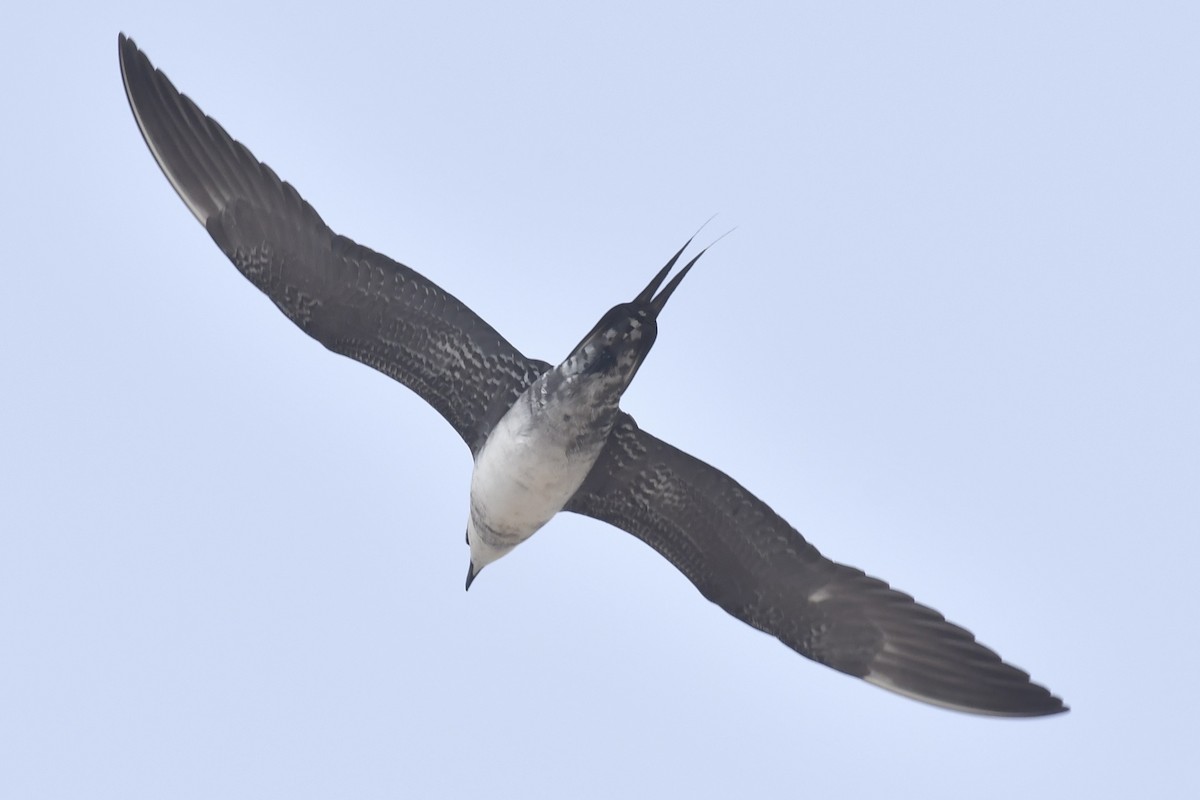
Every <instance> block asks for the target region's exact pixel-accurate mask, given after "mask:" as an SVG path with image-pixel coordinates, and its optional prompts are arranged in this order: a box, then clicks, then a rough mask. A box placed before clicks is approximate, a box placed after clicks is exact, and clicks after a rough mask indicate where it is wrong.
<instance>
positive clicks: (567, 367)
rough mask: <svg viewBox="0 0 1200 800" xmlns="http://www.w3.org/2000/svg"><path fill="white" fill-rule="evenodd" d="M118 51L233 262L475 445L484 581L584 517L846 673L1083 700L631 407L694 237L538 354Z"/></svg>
mask: <svg viewBox="0 0 1200 800" xmlns="http://www.w3.org/2000/svg"><path fill="white" fill-rule="evenodd" d="M118 51H119V55H120V62H121V74H122V77H123V79H124V82H125V92H126V94H127V96H128V98H129V106H130V108H131V109H132V110H133V116H134V118H135V119H136V120H137V125H138V128H139V129H141V132H142V136H143V137H144V138H145V140H146V144H147V145H148V146H149V148H150V152H151V154H153V156H154V158H155V160H156V161H158V166H159V167H161V168H162V171H163V173H164V174H165V175H166V176H167V180H168V181H170V182H171V185H172V186H173V187H175V191H176V192H178V193H179V196H180V197H181V198H183V202H184V203H185V204H186V205H187V207H188V209H189V210H190V211H191V212H192V214H194V215H195V217H196V219H198V220H200V224H201V225H203V226H204V227H205V229H206V230H207V231H208V233H209V235H210V236H212V238H213V241H215V242H216V243H217V246H218V247H220V248H221V251H222V252H223V253H225V255H226V256H228V257H229V260H230V261H232V262H233V264H234V266H236V267H237V268H238V270H239V271H241V273H242V274H243V275H245V276H246V277H247V278H248V279H249V280H250V282H251V283H253V284H254V285H255V286H257V287H258V288H259V289H260V290H261V291H262V292H263V293H264V294H266V295H267V296H268V297H269V298H271V300H272V301H274V303H275V305H276V306H278V307H279V310H280V311H282V312H283V313H284V314H285V315H286V316H287V318H288V319H290V320H291V321H292V322H294V323H295V324H296V325H298V326H299V327H300V329H301V330H303V331H304V332H305V333H307V334H308V335H309V336H311V337H313V338H314V339H316V340H317V341H318V342H320V343H321V344H323V345H325V347H327V348H329V349H330V350H332V351H333V352H335V353H341V354H342V355H345V356H349V357H350V358H353V359H356V360H358V361H361V362H362V363H364V364H366V365H368V366H371V367H374V368H375V369H377V370H379V371H380V372H383V373H384V374H385V375H388V376H390V377H392V378H394V379H395V380H397V381H399V382H400V383H402V384H404V385H405V386H407V387H408V388H410V389H412V390H413V391H414V392H416V393H417V394H418V395H420V396H421V397H422V398H424V399H425V401H426V402H428V403H429V404H430V405H432V406H433V407H434V408H435V409H437V411H438V413H440V414H441V415H442V416H443V417H445V418H446V421H447V422H449V423H450V425H451V426H453V427H454V430H456V431H458V434H459V435H460V436H461V437H462V438H463V440H464V441H465V442H466V443H467V446H468V447H469V448H471V454H472V455H473V456H474V459H475V466H474V471H473V473H472V475H471V491H470V513H469V515H468V517H467V526H466V527H467V543H468V544H469V545H470V550H471V560H470V566H469V568H468V571H467V587H468V588H469V587H470V585H471V581H472V580H474V579H475V577H476V576H477V575H478V574H479V572H480V570H482V569H483V568H484V567H486V566H487V565H488V564H490V563H492V562H493V561H495V560H496V559H498V558H500V557H501V556H503V555H505V554H507V553H508V552H510V551H511V550H512V549H513V548H514V547H516V546H517V545H518V544H520V543H521V542H523V541H525V540H526V539H528V538H529V537H530V536H532V535H533V533H534V532H535V531H537V530H538V529H539V528H541V527H542V526H543V525H545V524H546V523H547V522H549V521H550V519H551V518H552V517H553V516H554V515H555V514H557V513H558V512H559V511H563V510H566V511H573V512H575V513H577V514H585V515H587V516H589V517H594V518H595V519H599V520H603V521H604V522H607V523H610V524H612V525H615V526H616V527H618V528H621V529H622V530H625V531H628V532H629V533H632V534H633V535H634V536H636V537H638V538H639V539H641V540H642V541H643V542H645V543H646V544H648V545H650V546H651V547H653V548H654V549H655V550H657V551H658V552H659V553H660V554H661V555H662V556H663V557H665V558H666V559H667V560H668V561H670V562H671V563H672V564H674V565H675V567H676V568H678V569H679V570H680V571H681V572H682V573H683V574H684V575H686V576H687V578H688V580H690V581H691V582H692V583H693V584H695V585H696V588H697V589H699V590H700V593H701V594H702V595H704V596H705V597H706V598H708V599H709V600H711V601H712V602H714V603H716V604H717V605H718V606H720V607H721V608H723V609H725V610H726V611H727V612H729V613H730V614H732V615H733V616H734V617H737V618H738V619H740V620H742V621H743V622H746V623H748V624H750V625H753V626H754V627H755V628H758V629H759V630H761V631H765V632H766V633H769V634H771V635H772V636H775V637H777V638H778V639H779V640H780V641H781V642H783V643H784V644H786V645H787V646H788V647H790V648H792V649H793V650H795V651H797V652H798V653H800V654H801V655H803V656H806V657H808V658H810V659H812V660H813V661H817V662H820V663H821V664H824V665H826V666H828V667H832V668H833V669H836V670H838V671H840V672H844V673H846V674H848V675H854V676H856V677H859V678H862V679H863V680H865V681H867V682H869V683H873V684H875V685H876V686H880V687H882V688H884V689H889V690H891V691H893V692H897V693H899V694H902V695H905V696H907V697H911V698H914V699H916V700H921V701H924V702H926V703H932V704H934V705H939V706H944V707H947V708H952V709H957V710H959V711H967V712H973V713H977V714H992V715H998V716H1016V717H1019V716H1039V715H1044V714H1054V713H1057V712H1061V711H1065V710H1066V706H1064V705H1063V703H1062V701H1061V700H1060V699H1059V698H1057V697H1055V696H1054V695H1052V694H1051V693H1050V692H1049V691H1047V690H1046V688H1045V687H1042V686H1039V685H1038V684H1036V683H1033V682H1032V681H1031V680H1030V679H1029V675H1028V674H1026V673H1025V672H1023V671H1021V670H1020V669H1017V668H1016V667H1013V666H1011V665H1009V664H1006V663H1004V662H1003V661H1002V660H1001V659H1000V657H999V656H998V655H997V654H996V653H995V652H993V651H992V650H990V649H988V648H987V647H984V646H983V645H981V644H979V643H978V642H976V641H975V637H974V636H973V635H972V634H971V633H970V632H968V631H967V630H965V629H963V628H960V627H959V626H957V625H954V624H951V623H950V622H947V621H946V619H945V618H944V617H943V616H942V615H941V614H939V613H938V612H937V611H934V610H933V609H931V608H928V607H926V606H923V605H920V604H918V603H916V602H915V601H914V600H913V598H911V597H909V596H908V595H907V594H904V593H902V592H898V591H896V590H894V589H892V588H890V587H889V586H888V585H887V584H886V583H884V582H883V581H881V580H878V579H876V578H872V577H869V576H867V575H865V574H864V573H863V572H862V571H861V570H858V569H855V568H853V567H848V566H845V565H844V564H838V563H836V562H834V561H830V560H829V559H827V558H825V557H824V556H822V555H821V554H820V553H819V552H817V549H816V548H815V547H813V546H812V545H811V544H809V543H808V541H806V540H805V539H804V537H803V536H801V535H800V534H799V533H798V532H797V531H796V530H795V529H794V528H793V527H792V526H791V525H789V524H788V523H787V522H786V521H785V520H783V519H782V518H781V517H779V515H777V514H776V513H775V512H774V511H772V510H771V509H770V507H768V506H767V504H766V503H764V502H763V501H761V500H759V499H758V498H757V497H755V496H754V495H752V494H751V493H750V492H749V491H747V490H746V489H745V488H743V487H742V486H741V485H740V484H738V483H737V482H736V481H734V480H733V479H732V478H730V477H729V476H727V475H725V474H724V473H723V472H721V471H720V470H718V469H716V468H715V467H711V466H709V465H708V464H706V463H704V462H703V461H700V460H698V459H696V458H693V457H692V456H689V455H688V454H687V453H684V452H683V451H681V450H678V449H676V448H675V447H672V446H671V445H669V444H667V443H666V442H664V441H662V440H660V439H657V438H655V437H654V436H652V435H650V434H649V433H646V432H645V431H644V430H642V429H641V428H639V427H638V425H637V423H635V422H634V421H633V418H632V417H630V416H629V415H628V414H626V413H625V412H623V411H622V410H621V408H620V399H621V394H622V393H623V392H624V391H625V389H626V387H628V386H629V383H630V381H632V380H633V377H634V375H636V374H637V371H638V368H639V367H640V366H641V364H642V361H643V360H644V359H645V358H646V354H647V353H649V352H650V348H651V346H653V344H654V339H655V336H656V335H657V331H658V327H657V319H658V315H659V314H660V313H661V312H662V310H663V307H664V306H665V305H666V303H667V300H668V299H669V298H670V297H671V293H672V292H674V291H675V289H676V288H677V287H678V286H679V283H680V281H681V280H683V277H684V276H685V275H686V274H687V272H688V270H689V269H690V268H691V267H692V265H693V264H695V263H696V260H697V259H698V258H699V257H700V255H703V251H701V253H700V255H696V256H695V257H694V258H692V259H691V260H690V261H689V262H688V263H687V264H686V265H685V266H684V267H683V268H682V269H680V270H679V272H678V273H677V274H676V275H675V276H674V278H672V279H671V281H670V282H668V283H666V285H665V287H664V286H663V283H664V281H666V279H667V276H668V275H669V274H670V272H671V271H672V269H673V268H674V267H675V264H676V262H677V261H678V260H679V259H680V257H681V256H682V254H683V253H684V252H685V251H686V249H687V247H688V244H690V240H689V242H688V244H685V245H684V247H683V248H681V249H680V251H679V252H677V253H675V255H674V256H673V257H672V258H671V259H670V261H668V262H667V265H666V266H665V267H663V268H662V269H661V270H660V271H659V272H658V273H657V274H656V275H655V276H654V279H653V280H651V281H650V283H649V285H647V286H646V287H645V288H644V289H642V291H641V292H639V293H638V294H637V296H636V297H634V298H633V299H632V300H630V301H629V302H627V303H621V304H620V305H618V306H616V307H614V308H613V309H612V310H610V311H609V312H608V313H606V314H605V315H604V316H603V317H601V319H600V321H599V322H597V323H596V324H595V326H593V327H592V329H591V330H590V331H589V332H588V333H587V334H586V335H585V336H584V337H583V339H582V340H581V341H580V342H579V344H578V345H577V346H576V347H575V349H574V350H572V351H571V353H570V354H569V355H568V356H567V357H566V359H565V360H564V361H563V362H562V363H561V364H559V365H557V366H555V365H553V364H549V363H547V362H545V361H538V360H536V359H532V358H527V357H526V356H524V355H522V354H521V353H520V352H518V351H517V349H516V348H515V347H513V346H512V345H511V344H509V343H508V342H507V341H506V340H505V339H504V337H503V336H501V335H500V334H499V333H497V332H496V331H495V330H493V329H492V327H491V326H490V325H488V324H487V323H486V322H484V321H483V320H482V319H480V318H479V317H478V316H476V315H475V314H474V313H473V312H472V311H471V310H470V309H469V308H467V307H466V306H465V305H463V304H462V303H461V302H459V301H458V300H457V299H456V298H454V297H452V296H451V295H449V294H447V293H446V292H445V291H443V290H442V289H440V288H439V287H438V286H437V285H435V284H434V283H433V282H431V281H430V280H428V279H427V278H425V277H424V276H422V275H419V274H417V273H416V272H414V271H413V270H411V269H409V268H408V267H406V266H404V265H403V264H400V263H398V262H396V261H393V260H392V259H390V258H388V257H387V256H385V255H382V254H380V253H376V252H375V251H373V250H369V249H367V248H366V247H363V246H362V245H359V244H356V243H355V242H353V241H351V240H350V239H347V238H346V237H345V236H340V235H338V234H336V233H334V232H333V231H332V230H330V229H329V226H327V225H326V224H325V223H324V222H323V221H322V220H321V217H320V216H319V215H318V214H317V212H316V211H315V210H313V207H312V206H310V205H309V204H308V203H307V202H305V200H304V199H303V198H302V197H301V196H300V194H299V193H298V192H297V191H296V190H295V189H294V188H292V186H291V184H288V183H286V182H284V181H281V180H280V179H279V178H278V177H277V176H276V175H275V173H274V172H273V171H272V170H271V169H270V167H268V166H267V165H265V164H263V163H262V162H260V161H259V160H258V159H256V158H255V157H254V155H253V154H252V153H251V152H250V151H249V150H248V149H246V148H245V147H244V146H243V145H242V144H241V143H239V142H237V141H236V140H234V139H233V138H232V137H230V136H229V134H227V133H226V132H225V130H224V129H223V128H222V127H221V126H220V125H218V124H217V123H216V122H215V121H214V120H213V119H212V118H211V117H208V116H206V115H205V114H204V112H203V111H201V110H200V109H199V107H197V105H196V104H195V103H193V102H192V101H191V100H190V99H188V98H187V97H185V96H184V95H182V94H180V93H179V92H178V91H177V90H176V89H175V87H174V86H173V85H172V84H171V82H170V81H169V80H168V79H167V77H166V76H165V75H163V73H162V72H160V71H158V70H157V69H155V67H154V65H153V64H151V63H150V60H149V59H148V58H147V57H146V56H145V54H143V53H142V52H141V51H140V50H139V49H138V47H137V45H136V44H134V42H133V40H132V39H129V38H127V37H126V36H125V35H124V34H121V35H120V36H119V37H118ZM660 287H662V288H661V291H660Z"/></svg>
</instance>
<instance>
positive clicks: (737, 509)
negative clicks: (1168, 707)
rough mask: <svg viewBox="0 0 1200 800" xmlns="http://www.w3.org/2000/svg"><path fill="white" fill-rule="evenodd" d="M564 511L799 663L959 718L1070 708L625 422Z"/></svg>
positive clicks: (738, 489) (728, 481) (715, 474)
mask: <svg viewBox="0 0 1200 800" xmlns="http://www.w3.org/2000/svg"><path fill="white" fill-rule="evenodd" d="M567 510H568V511H574V512H577V513H580V514H586V515H587V516H589V517H595V518H596V519H599V520H603V521H604V522H608V523H611V524H612V525H616V526H617V527H618V528H621V529H623V530H626V531H628V532H629V533H632V534H633V535H634V536H637V537H638V538H639V539H641V540H642V541H644V542H645V543H646V544H648V545H650V546H651V547H653V548H654V549H655V550H657V551H658V552H659V553H661V554H662V555H663V556H665V557H666V558H667V560H668V561H670V562H671V563H672V564H674V565H675V566H676V567H677V568H679V570H680V571H681V572H683V574H684V575H686V576H687V578H688V580H690V581H691V582H692V583H694V584H695V585H696V588H698V589H699V590H700V593H701V594H703V595H704V596H705V597H707V598H708V599H709V600H711V601H712V602H714V603H716V604H717V605H719V606H720V607H721V608H723V609H725V610H726V611H728V612H729V613H730V614H732V615H733V616H735V617H737V618H738V619H740V620H742V621H743V622H746V623H748V624H750V625H753V626H754V627H755V628H758V629H759V630H762V631H766V632H767V633H769V634H771V635H772V636H776V637H778V638H779V640H780V641H781V642H783V643H784V644H786V645H787V646H788V647H791V648H792V649H793V650H796V651H797V652H799V653H800V654H801V655H804V656H807V657H808V658H811V659H813V660H814V661H817V662H820V663H822V664H825V665H826V666H829V667H833V668H834V669H836V670H839V671H841V672H845V673H847V674H849V675H854V676H856V677H859V678H862V679H864V680H866V681H869V682H870V683H873V684H875V685H877V686H881V687H883V688H885V689H890V690H891V691H893V692H898V693H899V694H902V695H906V696H908V697H911V698H914V699H917V700H922V701H924V702H927V703H932V704H934V705H939V706H945V707H947V708H953V709H957V710H959V711H969V712H973V713H977V714H994V715H999V716H1039V715H1043V714H1054V713H1057V712H1060V711H1066V710H1067V709H1066V707H1065V706H1064V705H1063V703H1062V701H1061V700H1059V699H1058V698H1057V697H1055V696H1053V695H1052V694H1050V692H1049V691H1047V690H1046V689H1045V688H1043V687H1042V686H1039V685H1037V684H1036V683H1033V682H1031V681H1030V680H1029V675H1027V674H1026V673H1024V672H1022V671H1021V670H1019V669H1017V668H1016V667H1012V666H1010V665H1008V664H1005V663H1004V662H1003V661H1001V660H1000V657H999V656H998V655H996V653H994V652H993V651H991V650H989V649H988V648H987V647H984V646H983V645H981V644H979V643H978V642H976V641H975V637H974V636H972V635H971V633H970V632H968V631H966V630H964V629H963V628H960V627H958V626H957V625H954V624H952V623H950V622H947V621H946V619H945V618H944V617H943V616H942V615H941V614H939V613H938V612H936V611H934V610H933V609H931V608H926V607H925V606H922V605H919V604H918V603H916V602H915V601H914V600H913V599H912V598H911V597H909V596H908V595H906V594H904V593H902V592H898V591H896V590H894V589H891V588H889V587H888V585H887V584H886V583H884V582H883V581H881V580H877V579H875V578H872V577H869V576H867V575H865V574H863V572H862V571H861V570H857V569H854V568H853V567H847V566H845V565H843V564H838V563H836V562H833V561H830V560H829V559H827V558H825V557H824V556H822V555H821V554H820V553H819V552H817V549H816V548H815V547H813V546H812V545H811V544H809V543H808V542H807V541H805V539H804V537H803V536H801V535H800V534H799V532H797V531H796V530H795V529H794V528H792V527H791V526H790V525H788V524H787V522H785V521H784V520H783V519H782V518H780V517H779V515H778V514H776V513H775V512H774V511H772V510H771V509H770V508H769V507H768V506H767V504H766V503H764V502H762V501H761V500H759V499H758V498H757V497H755V496H754V495H752V494H750V492H748V491H746V490H745V489H744V488H742V486H740V485H739V484H738V483H737V482H736V481H734V480H733V479H732V478H730V477H729V476H728V475H726V474H724V473H723V472H721V471H720V470H717V469H714V468H713V467H710V466H709V465H708V464H706V463H704V462H703V461H700V460H699V459H696V458H693V457H692V456H689V455H688V454H687V453H684V452H683V451H681V450H679V449H677V448H675V447H672V446H671V445H669V444H667V443H666V442H663V441H662V440H660V439H657V438H655V437H653V436H651V435H650V434H648V433H646V432H645V431H643V430H641V429H639V428H638V426H637V423H635V422H634V421H633V418H632V417H630V416H629V415H628V414H622V415H621V418H620V420H619V421H618V423H617V425H616V426H615V427H614V429H613V431H612V434H611V435H610V437H609V440H608V444H607V445H606V446H605V448H604V451H603V453H602V454H601V456H600V459H599V461H597V463H596V465H595V467H593V469H592V472H591V474H589V475H588V477H587V480H585V481H584V483H583V485H582V486H581V487H580V489H579V491H578V493H576V495H575V496H574V497H573V498H572V499H571V501H570V502H569V503H568V504H567Z"/></svg>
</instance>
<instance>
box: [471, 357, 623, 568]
mask: <svg viewBox="0 0 1200 800" xmlns="http://www.w3.org/2000/svg"><path fill="white" fill-rule="evenodd" d="M613 388H616V387H612V386H611V385H606V383H605V382H604V381H602V380H601V379H599V378H597V377H595V376H589V375H584V374H575V375H563V374H562V367H561V366H560V367H557V368H555V369H553V370H551V371H549V372H546V373H544V374H543V375H542V376H541V377H539V378H538V379H537V381H535V382H534V384H533V385H532V386H530V387H529V388H528V389H526V390H525V393H524V394H522V395H521V396H520V397H519V398H517V402H516V403H514V404H513V406H512V408H510V409H509V410H508V413H506V414H505V415H504V416H503V417H502V418H501V419H500V422H499V424H497V425H496V427H495V428H494V429H493V430H492V432H491V435H489V436H488V438H487V441H486V442H485V443H484V445H483V449H481V450H480V451H479V454H478V455H477V456H475V467H474V469H473V470H472V472H471V513H470V517H469V519H468V521H467V542H468V544H470V545H471V565H472V566H471V568H470V578H471V579H473V578H474V576H475V574H476V573H478V571H479V570H481V569H483V567H484V566H486V565H487V564H489V563H491V562H492V561H495V560H496V559H498V558H500V557H501V556H503V555H505V554H506V553H508V552H510V551H511V550H512V549H513V548H514V547H516V546H517V545H518V544H520V543H521V542H523V541H525V540H526V539H528V538H529V537H530V536H532V535H533V534H534V533H535V532H536V531H537V530H538V529H539V528H541V527H542V526H543V525H545V524H546V523H547V522H549V521H550V519H551V518H552V517H553V516H554V515H555V514H557V513H558V512H559V511H562V509H563V506H565V505H566V504H567V501H568V500H570V499H571V497H572V495H574V494H575V492H576V491H577V490H578V489H579V486H580V484H582V483H583V480H584V478H586V477H587V475H588V473H589V472H591V471H592V465H594V464H595V463H596V459H597V458H599V457H600V451H601V450H603V449H604V442H605V440H606V439H607V438H608V432H609V431H610V430H611V429H612V425H613V422H614V421H615V420H616V416H617V402H616V401H617V399H618V398H619V397H620V395H619V393H614V392H613V391H612V389H613ZM621 388H623V387H621ZM606 390H607V391H606Z"/></svg>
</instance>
